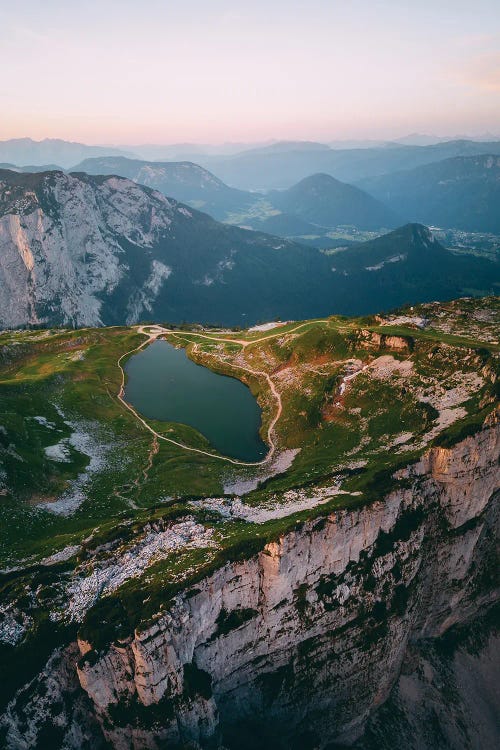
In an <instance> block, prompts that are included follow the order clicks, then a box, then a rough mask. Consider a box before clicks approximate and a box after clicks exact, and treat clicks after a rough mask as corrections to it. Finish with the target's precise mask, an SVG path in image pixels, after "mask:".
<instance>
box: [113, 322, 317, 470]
mask: <svg viewBox="0 0 500 750" xmlns="http://www.w3.org/2000/svg"><path fill="white" fill-rule="evenodd" d="M329 322H330V321H329V320H328V319H326V320H315V321H308V322H306V323H300V324H299V325H297V326H296V327H295V328H292V329H291V330H288V331H283V330H281V331H278V332H277V333H274V334H270V335H269V336H261V337H260V338H258V339H252V340H251V341H246V340H245V339H229V338H222V337H221V336H217V334H215V336H208V335H207V334H203V333H196V332H195V331H177V330H172V329H170V328H163V326H159V325H146V326H137V332H138V333H141V334H142V335H144V336H146V337H147V338H146V339H145V341H143V342H142V343H141V344H139V346H136V347H135V349H131V350H130V351H128V352H125V353H124V354H122V355H121V357H120V358H119V359H118V361H117V365H118V367H119V368H120V371H121V374H122V377H121V385H120V390H119V391H118V400H119V401H120V402H121V404H122V405H123V406H124V407H125V408H126V409H128V410H129V411H130V412H131V413H132V414H133V415H134V417H135V418H136V419H137V420H138V421H139V422H140V423H141V424H142V425H143V426H144V427H145V428H146V429H147V430H149V432H151V433H152V434H153V435H154V436H155V438H156V439H157V440H164V441H165V442H166V443H171V444H172V445H176V446H177V447H178V448H182V449H183V450H186V451H191V452H192V453H199V454H201V455H203V456H209V457H210V458H216V459H218V460H219V461H226V462H227V463H230V464H234V465H236V466H264V465H265V464H267V463H269V461H271V459H272V458H273V456H274V454H275V453H276V441H275V427H276V423H277V422H278V420H279V418H280V417H281V414H282V412H283V404H282V401H281V395H280V393H279V391H278V389H277V388H276V386H275V384H274V383H273V381H272V379H271V376H270V375H269V374H268V373H267V372H264V371H263V370H253V369H251V368H250V367H242V366H241V365H232V367H235V368H236V369H239V370H243V371H244V372H247V373H249V374H250V375H254V376H255V377H261V378H265V380H266V381H267V384H268V386H269V390H270V391H271V393H272V395H273V397H274V398H275V400H276V407H277V408H276V413H275V415H274V417H273V418H272V420H271V422H270V423H269V427H268V429H267V443H268V445H269V452H268V454H267V456H266V457H265V458H263V459H262V460H261V461H238V460H237V459H235V458H229V456H222V455H220V454H217V453H211V452H210V451H205V450H202V449H201V448H193V447H191V446H189V445H185V444H184V443H180V442H179V441H178V440H174V439H173V438H168V437H166V436H165V435H162V434H161V433H159V432H157V431H156V430H155V429H153V428H152V427H151V425H149V424H148V423H147V422H146V420H145V419H143V418H142V417H141V416H140V414H138V413H137V411H136V410H135V409H134V407H133V406H132V405H131V404H129V403H128V401H125V398H124V393H125V371H124V369H123V367H122V361H123V359H124V358H125V357H128V356H129V355H130V354H133V353H134V352H138V351H140V350H141V349H144V347H145V346H147V345H148V344H150V343H151V342H152V341H155V340H156V339H157V338H158V337H159V336H165V335H177V336H178V335H182V336H183V337H184V336H195V337H197V338H203V339H208V340H209V341H213V342H218V341H223V342H225V343H230V344H239V345H240V346H241V347H243V348H246V347H248V346H250V345H251V344H257V343H259V342H261V341H268V340H269V339H273V338H277V337H278V336H282V335H286V334H289V333H294V331H297V330H299V329H300V328H304V327H305V326H309V325H311V323H329Z"/></svg>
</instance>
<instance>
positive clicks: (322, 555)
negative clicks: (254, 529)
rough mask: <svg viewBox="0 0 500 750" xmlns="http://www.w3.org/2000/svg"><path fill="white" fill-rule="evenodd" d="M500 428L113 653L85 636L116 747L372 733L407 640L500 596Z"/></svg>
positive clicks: (280, 741)
mask: <svg viewBox="0 0 500 750" xmlns="http://www.w3.org/2000/svg"><path fill="white" fill-rule="evenodd" d="M498 437H499V430H498V426H497V424H496V423H495V422H494V421H493V420H491V419H490V421H489V423H488V425H487V426H486V427H485V428H484V429H483V431H482V432H480V433H477V434H476V435H474V436H470V437H467V438H465V439H464V440H462V441H461V442H460V443H458V444H456V445H454V446H453V447H451V448H432V449H430V450H429V451H428V452H427V453H426V454H425V455H424V457H423V458H422V459H421V460H420V461H419V462H418V463H416V464H413V465H412V466H411V467H409V468H408V469H406V470H404V471H403V472H402V475H403V476H404V478H405V479H406V480H407V482H406V489H404V490H398V491H397V492H392V493H390V494H389V495H388V496H386V497H382V496H381V498H380V500H379V501H377V502H374V503H372V504H370V505H367V506H365V507H363V508H361V509H358V510H343V511H339V512H337V513H334V514H331V515H329V516H328V517H326V518H320V519H316V520H311V521H309V522H307V523H304V524H303V525H302V526H301V527H300V528H297V529H296V530H295V531H294V532H293V533H289V534H286V535H285V536H283V537H282V538H280V539H279V541H277V542H274V543H270V544H268V545H267V546H266V547H265V549H264V550H263V551H262V552H261V553H260V554H259V555H257V556H255V557H253V558H251V559H249V560H245V561H243V562H234V563H229V564H227V565H225V566H224V567H223V568H221V569H219V570H217V571H216V572H215V573H214V574H213V575H211V576H210V577H208V578H206V579H204V580H202V581H201V582H200V583H198V584H197V585H196V587H195V588H191V589H190V590H187V591H185V592H184V593H182V594H181V595H178V596H177V597H176V598H175V599H174V600H173V602H172V603H171V606H170V607H169V609H168V611H167V612H164V613H162V614H161V615H159V616H158V617H157V619H156V620H155V621H154V622H153V623H150V624H149V625H147V626H145V627H144V628H143V629H142V630H141V631H140V632H136V633H135V634H134V636H133V638H131V639H128V640H126V641H123V642H120V643H114V644H113V645H111V646H110V647H109V648H108V649H107V650H106V651H105V652H104V653H99V654H97V653H96V652H95V651H93V650H92V647H91V644H88V643H85V642H81V643H80V650H81V653H82V659H81V660H80V664H79V669H78V675H79V679H80V683H81V685H82V687H83V688H84V690H85V691H86V693H87V694H88V696H89V697H90V699H91V701H92V703H93V706H94V709H95V712H96V715H97V717H98V718H99V720H100V722H101V726H102V729H103V732H104V734H105V736H106V738H107V739H108V740H109V741H110V742H111V744H112V746H113V747H114V748H117V750H121V749H122V748H129V747H133V748H135V749H136V750H139V749H142V748H151V749H152V750H157V749H159V748H160V747H166V746H167V747H175V746H177V745H181V744H183V743H187V742H193V743H198V744H199V745H200V746H201V747H206V748H209V747H220V746H224V747H229V748H237V747H238V748H243V747H249V748H250V747H266V746H267V744H266V743H269V744H270V743H272V744H273V745H274V746H275V747H278V748H280V747H281V748H295V747H296V748H315V747H318V748H324V747H327V746H328V745H329V743H335V744H339V743H340V744H348V745H351V744H353V743H355V742H357V741H358V740H359V738H361V737H362V735H363V733H364V731H365V728H366V726H367V722H370V723H369V725H368V726H369V727H370V731H371V732H372V735H373V736H376V727H375V728H374V721H375V718H376V717H377V710H378V709H380V707H382V706H383V704H384V703H385V702H386V700H387V699H388V697H389V696H390V695H391V691H393V693H392V696H391V700H396V701H397V699H398V697H397V695H396V697H394V696H395V693H394V691H396V692H397V691H398V690H400V691H401V690H402V688H401V671H402V665H403V664H406V665H408V660H409V654H411V652H412V649H413V650H415V648H417V649H418V644H420V643H423V642H424V641H425V642H429V640H430V639H431V640H432V639H437V638H439V637H441V636H443V634H446V633H447V632H448V631H449V630H450V628H452V626H455V627H457V626H459V625H461V624H464V623H468V622H471V621H474V620H476V619H477V618H478V617H479V615H480V614H481V613H483V612H484V611H487V610H488V608H489V607H490V605H491V604H492V603H493V602H494V601H495V599H496V598H497V595H498V590H497V589H496V588H495V585H496V581H495V580H494V578H493V576H492V571H495V570H496V567H495V561H494V559H493V556H494V554H495V540H496V538H497V537H498V527H497V524H498V503H497V502H496V500H497V499H498V494H495V493H496V491H497V488H498V471H497V460H498ZM415 644H417V646H415ZM471 668H472V667H471ZM407 672H408V667H407ZM398 680H399V682H398ZM406 687H408V686H406ZM403 692H404V691H403ZM400 700H401V697H400ZM478 715H479V714H478ZM374 717H375V718H374ZM483 718H484V717H483ZM476 719H477V716H476ZM472 720H474V719H472ZM244 734H245V736H243V735H244ZM483 736H484V735H483ZM478 737H480V733H479V734H477V733H476V734H474V732H471V733H469V735H467V737H466V738H465V739H464V743H463V747H480V746H481V744H480V742H479V740H478V739H477V738H478ZM478 743H479V744H478ZM394 746H395V745H393V747H394ZM396 746H397V747H399V746H400V745H396ZM402 746H403V745H401V747H402ZM424 746H425V744H423V745H422V744H421V745H419V747H424ZM443 746H445V745H443Z"/></svg>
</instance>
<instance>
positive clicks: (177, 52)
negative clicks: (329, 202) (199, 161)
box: [0, 0, 500, 145]
mask: <svg viewBox="0 0 500 750" xmlns="http://www.w3.org/2000/svg"><path fill="white" fill-rule="evenodd" d="M0 41H1V44H0V61H1V62H2V65H3V68H4V70H9V75H8V76H7V75H6V76H4V77H3V80H2V83H1V85H0V92H1V97H2V105H3V106H2V122H1V123H0V139H2V140H4V139H8V138H16V137H31V138H33V139H36V140H40V139H43V138H61V139H64V140H71V141H77V142H83V143H89V144H98V143H99V144H101V143H102V144H127V145H142V144H162V145H163V144H175V143H185V142H192V143H200V144H212V143H213V144H219V143H220V144H222V143H228V142H233V143H234V142H245V143H252V142H256V143H261V142H262V141H268V140H269V139H270V138H272V139H273V140H314V141H320V142H325V141H333V140H356V139H361V140H365V139H374V140H381V139H383V140H392V139H396V138H399V137H402V136H405V135H407V134H408V133H413V132H419V133H431V134H434V133H436V134H437V135H438V136H440V137H441V136H442V135H447V134H450V136H451V137H452V134H454V133H457V134H461V133H470V134H471V135H472V136H474V135H478V134H483V133H485V132H487V131H491V132H498V130H499V124H500V52H499V49H500V13H499V12H498V6H497V3H495V2H493V0H478V2H476V3H475V4H474V5H471V4H470V3H468V2H465V1H464V0H458V1H456V0H455V2H451V0H442V2H440V3H434V2H430V0H423V2H421V3H420V5H419V6H418V7H415V6H414V5H413V4H410V3H408V2H400V3H398V4H397V5H395V4H394V3H391V2H389V1H388V0H379V2H367V0H353V2H351V3H350V4H349V5H348V6H347V5H346V4H344V3H340V2H326V1H325V0H310V2H309V3H308V5H307V7H306V6H305V5H304V3H302V2H299V0H287V2H285V0H275V2H274V3H273V4H272V5H268V4H267V3H265V2H264V0H255V1H254V2H253V3H252V4H249V3H248V2H242V1H240V2H237V1H236V2H234V1H233V2H229V1H228V0H213V2H212V3H210V4H207V3H203V2H202V1H201V0H188V2H186V3H184V4H183V6H182V7H180V6H177V5H176V6H170V5H167V4H165V3H164V2H160V0H144V2H142V3H141V4H137V3H135V2H132V1H131V0H124V1H123V2H117V1H116V0H109V1H108V2H106V3H102V2H97V0H89V2H88V3H86V4H85V5H83V4H67V3H63V2H62V1H61V0H48V1H47V2H46V3H44V4H43V5H41V4H39V3H36V2H35V1H34V0H24V1H23V2H21V3H18V4H16V5H15V6H12V7H7V6H6V5H5V4H4V7H3V8H2V9H1V10H0ZM20 51H21V52H22V54H20Z"/></svg>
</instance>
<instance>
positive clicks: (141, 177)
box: [72, 156, 256, 220]
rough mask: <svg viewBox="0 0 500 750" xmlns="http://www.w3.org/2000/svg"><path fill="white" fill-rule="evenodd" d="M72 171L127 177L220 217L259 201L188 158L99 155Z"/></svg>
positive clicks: (242, 209)
mask: <svg viewBox="0 0 500 750" xmlns="http://www.w3.org/2000/svg"><path fill="white" fill-rule="evenodd" d="M72 171H73V172H86V173H87V174H91V175H103V174H104V175H110V174H114V175H118V176H119V177H126V178H128V179H129V180H133V181H134V182H138V183H140V184H141V185H146V186H147V187H151V188H153V189H154V190H159V191H160V192H161V193H163V194H164V195H166V196H168V197H173V198H175V199H176V200H178V201H181V202H182V203H188V204H189V205H190V206H192V207H193V208H198V209H201V210H203V211H206V212H207V213H209V214H210V215H211V216H213V217H214V218H215V219H220V220H223V219H225V218H226V217H227V215H228V214H229V213H231V212H233V211H238V212H245V211H247V210H248V209H249V208H250V207H251V206H252V205H253V204H254V203H255V202H256V196H255V195H254V194H252V193H249V192H247V191H245V190H236V189H235V188H231V187H229V186H228V185H226V184H225V183H224V182H222V180H219V179H218V178H217V177H216V176H215V175H213V174H212V173H211V172H209V171H208V170H207V169H204V168H203V167H200V166H198V164H193V162H188V161H181V162H169V161H167V162H155V161H141V160H138V159H127V158H124V157H121V156H113V157H100V158H91V159H85V160H84V161H82V162H80V163H79V164H77V165H76V166H75V167H73V169H72Z"/></svg>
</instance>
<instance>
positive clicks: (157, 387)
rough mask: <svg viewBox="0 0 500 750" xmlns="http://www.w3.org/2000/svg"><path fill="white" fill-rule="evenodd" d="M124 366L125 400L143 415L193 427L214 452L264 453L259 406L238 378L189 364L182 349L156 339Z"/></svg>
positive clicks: (253, 457) (254, 457)
mask: <svg viewBox="0 0 500 750" xmlns="http://www.w3.org/2000/svg"><path fill="white" fill-rule="evenodd" d="M124 369H125V372H126V374H127V384H126V386H125V399H126V401H128V403H129V404H132V406H133V407H134V408H135V409H136V410H137V411H138V412H139V413H140V414H141V415H142V416H143V417H148V418H149V419H159V420H161V421H164V422H180V423H181V424H186V425H189V426H190V427H194V428H195V429H197V430H198V432H201V433H202V435H204V436H205V437H206V438H208V440H209V441H210V443H211V444H212V445H213V447H214V448H216V449H217V451H219V453H222V454H224V455H225V456H231V457H232V458H237V459H239V460H241V461H259V460H260V459H261V458H264V456H265V455H266V453H267V446H266V445H265V443H263V441H262V440H261V438H260V436H259V428H260V425H261V417H262V414H261V409H260V407H259V405H258V403H257V401H256V400H255V398H254V397H253V396H252V394H251V392H250V389H249V388H247V386H246V385H244V384H243V383H241V382H240V381H239V380H236V379H235V378H229V377H227V376H225V375H217V373H215V372H212V371H211V370H208V369H207V368H206V367H202V366H201V365H197V364H195V363H194V362H192V361H191V360H190V359H189V358H188V357H187V355H186V352H185V351H184V349H176V348H175V347H173V346H172V345H171V344H168V343H167V342H166V341H161V340H158V341H154V342H153V343H152V344H150V345H149V346H147V347H146V348H145V349H142V350H141V351H140V352H138V353H137V354H134V355H133V356H132V357H130V359H129V360H128V361H127V363H126V365H125V368H124Z"/></svg>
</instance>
